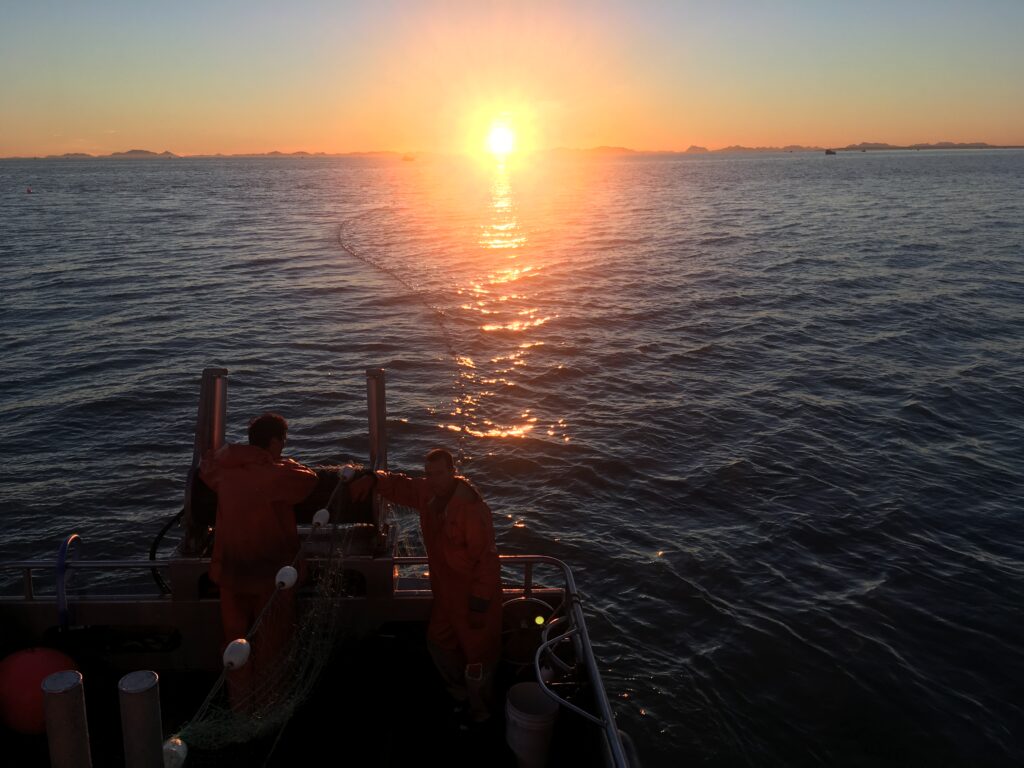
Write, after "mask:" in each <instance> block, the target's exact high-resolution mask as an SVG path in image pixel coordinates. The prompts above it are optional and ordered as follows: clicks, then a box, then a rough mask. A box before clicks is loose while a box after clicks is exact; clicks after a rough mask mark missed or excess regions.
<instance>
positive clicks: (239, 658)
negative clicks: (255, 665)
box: [224, 638, 252, 669]
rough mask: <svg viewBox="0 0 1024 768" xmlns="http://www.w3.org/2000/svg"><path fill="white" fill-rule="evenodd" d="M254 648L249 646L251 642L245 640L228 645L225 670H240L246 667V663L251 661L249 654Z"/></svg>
mask: <svg viewBox="0 0 1024 768" xmlns="http://www.w3.org/2000/svg"><path fill="white" fill-rule="evenodd" d="M251 650H252V647H251V646H250V645H249V641H248V640H245V639H244V638H239V639H238V640H232V641H231V642H230V643H228V647H227V648H225V649H224V668H225V669H238V668H239V667H244V666H245V662H247V661H248V660H249V652H250V651H251Z"/></svg>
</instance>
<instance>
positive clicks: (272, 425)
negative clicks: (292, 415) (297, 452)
mask: <svg viewBox="0 0 1024 768" xmlns="http://www.w3.org/2000/svg"><path fill="white" fill-rule="evenodd" d="M287 436H288V422H287V421H285V420H284V416H281V415H280V414H278V413H264V414H263V415H262V416H257V417H256V418H255V419H253V420H252V421H250V422H249V445H256V446H259V447H260V448H269V447H270V441H271V440H273V439H274V438H275V437H276V438H277V439H278V440H280V441H281V442H282V443H283V442H284V439H285V437H287Z"/></svg>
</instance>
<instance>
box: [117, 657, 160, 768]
mask: <svg viewBox="0 0 1024 768" xmlns="http://www.w3.org/2000/svg"><path fill="white" fill-rule="evenodd" d="M117 690H118V693H119V696H120V699H121V729H122V731H123V733H124V765H125V768H163V764H164V757H163V719H162V717H161V715H160V678H159V677H158V676H157V674H156V672H150V671H149V670H140V671H138V672H129V673H128V674H127V675H125V676H124V677H122V678H121V682H119V683H118V684H117Z"/></svg>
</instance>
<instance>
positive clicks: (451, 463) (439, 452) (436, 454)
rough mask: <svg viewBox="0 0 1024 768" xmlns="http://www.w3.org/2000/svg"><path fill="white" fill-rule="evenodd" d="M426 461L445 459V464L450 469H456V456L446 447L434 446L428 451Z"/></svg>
mask: <svg viewBox="0 0 1024 768" xmlns="http://www.w3.org/2000/svg"><path fill="white" fill-rule="evenodd" d="M425 461H426V462H427V463H430V462H432V461H443V462H444V465H445V466H446V467H448V469H450V470H453V471H454V469H455V457H454V456H452V455H451V454H450V453H448V451H446V450H445V449H444V448H434V449H433V450H432V451H430V452H428V453H427V458H426V459H425Z"/></svg>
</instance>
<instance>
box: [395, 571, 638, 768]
mask: <svg viewBox="0 0 1024 768" xmlns="http://www.w3.org/2000/svg"><path fill="white" fill-rule="evenodd" d="M394 562H395V565H421V564H424V563H426V562H427V558H426V557H422V556H417V557H396V558H395V559H394ZM498 562H499V563H500V564H501V565H515V564H522V565H523V566H524V567H525V566H527V565H535V564H537V563H544V564H546V565H551V566H554V567H556V568H559V569H560V570H561V571H562V577H563V578H564V579H565V592H566V604H567V605H568V610H569V612H570V614H571V618H572V624H573V628H572V629H571V630H569V631H568V632H564V633H561V634H560V635H558V637H556V638H554V639H553V640H552V641H549V642H548V643H546V644H545V645H552V644H554V642H556V641H557V642H560V641H562V640H564V639H565V638H568V637H573V636H575V637H576V638H577V639H578V640H579V644H580V652H581V653H580V655H581V656H582V657H583V663H584V666H585V667H586V669H587V674H588V676H589V677H590V683H591V688H592V689H593V695H594V700H595V703H596V704H597V709H598V711H599V712H600V717H595V716H594V715H591V714H589V713H586V712H583V711H582V710H579V708H578V707H576V706H575V705H573V704H569V702H567V701H564V700H563V699H562V698H561V697H560V696H558V695H557V694H555V693H554V692H553V691H552V690H551V689H550V688H548V687H547V686H546V685H544V682H543V680H542V679H541V674H540V665H539V663H538V658H539V655H540V652H541V651H542V650H543V649H544V647H543V646H542V648H541V649H538V657H537V658H535V659H534V667H535V669H536V672H537V679H538V681H539V682H540V685H541V690H542V691H544V692H545V693H546V694H547V695H548V696H551V697H552V698H554V700H555V701H557V702H558V703H560V704H567V705H569V708H570V709H572V710H574V711H578V712H579V713H580V714H583V715H584V716H585V717H586V718H587V719H589V720H591V721H593V722H594V723H595V724H597V725H600V726H602V727H603V728H604V735H605V738H606V739H607V741H608V751H609V753H610V755H611V758H612V762H613V764H614V766H615V768H629V760H628V759H627V757H626V750H625V747H624V746H623V743H622V736H621V734H620V733H619V728H618V726H617V725H616V723H615V716H614V715H613V714H612V707H611V703H610V702H609V701H608V693H607V691H605V689H604V682H603V681H602V680H601V672H600V670H599V669H598V667H597V659H595V658H594V649H593V647H592V646H591V644H590V635H589V634H588V633H587V624H586V619H585V617H584V615H583V606H582V601H581V600H580V596H579V592H578V591H577V589H576V580H575V579H574V578H573V575H572V571H571V570H569V566H568V565H566V564H565V563H564V562H563V561H561V560H559V559H558V558H555V557H550V556H548V555H498Z"/></svg>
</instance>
